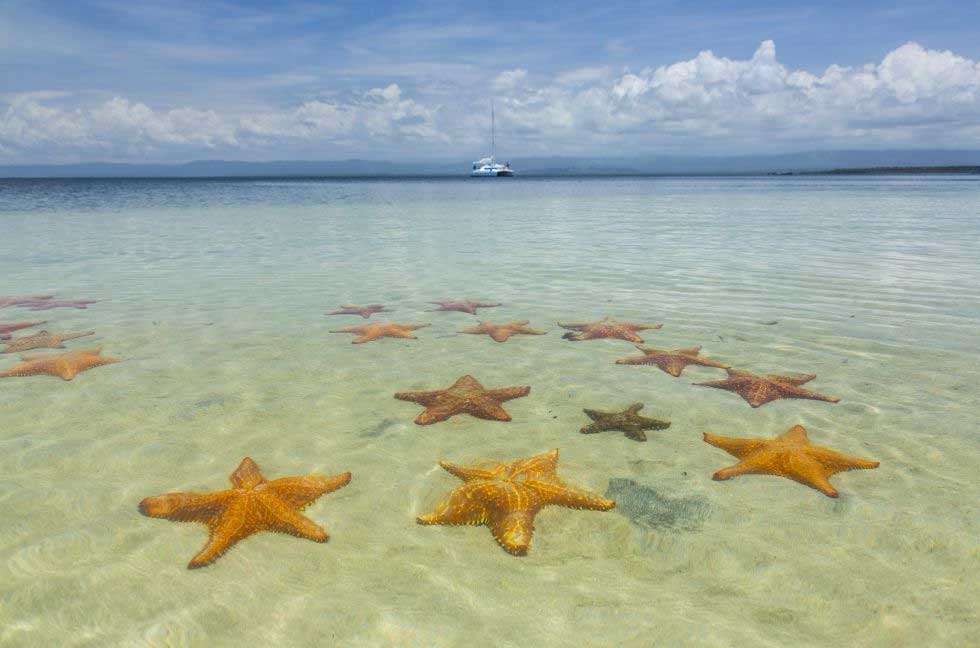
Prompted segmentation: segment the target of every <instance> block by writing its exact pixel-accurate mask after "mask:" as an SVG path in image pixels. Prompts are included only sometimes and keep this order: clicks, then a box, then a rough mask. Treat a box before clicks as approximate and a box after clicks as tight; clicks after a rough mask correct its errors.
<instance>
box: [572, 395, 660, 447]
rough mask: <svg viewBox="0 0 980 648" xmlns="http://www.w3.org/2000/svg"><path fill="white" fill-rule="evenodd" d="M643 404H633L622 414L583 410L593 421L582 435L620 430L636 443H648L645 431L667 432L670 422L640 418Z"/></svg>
mask: <svg viewBox="0 0 980 648" xmlns="http://www.w3.org/2000/svg"><path fill="white" fill-rule="evenodd" d="M641 409H643V403H633V404H632V405H630V406H629V407H627V408H626V409H625V410H623V411H622V412H600V411H598V410H591V409H586V410H582V411H583V412H585V415H586V416H588V417H589V418H590V419H592V423H590V424H589V425H586V426H585V427H583V428H582V429H581V430H580V432H581V433H582V434H595V433H596V432H605V431H607V430H620V431H622V432H624V433H625V434H626V436H627V437H628V438H630V439H633V440H635V441H646V440H647V435H646V433H645V432H644V430H666V429H667V428H669V427H670V421H661V420H659V419H654V418H647V417H645V416H640V410H641Z"/></svg>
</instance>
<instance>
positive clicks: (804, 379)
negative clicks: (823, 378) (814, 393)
mask: <svg viewBox="0 0 980 648" xmlns="http://www.w3.org/2000/svg"><path fill="white" fill-rule="evenodd" d="M816 377H817V375H816V374H796V375H793V376H764V378H766V379H768V380H775V381H777V382H781V383H788V384H790V385H796V386H797V387H799V386H800V385H805V384H806V383H808V382H810V381H811V380H813V379H814V378H816Z"/></svg>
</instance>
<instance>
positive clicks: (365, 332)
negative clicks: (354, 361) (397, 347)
mask: <svg viewBox="0 0 980 648" xmlns="http://www.w3.org/2000/svg"><path fill="white" fill-rule="evenodd" d="M426 326H430V324H393V323H391V322H374V323H372V324H364V325H362V326H348V327H347V328H342V329H337V330H335V331H330V332H331V333H354V334H355V335H357V336H358V337H356V338H354V341H353V342H352V344H364V343H365V342H370V341H371V340H379V339H381V338H383V337H391V338H406V339H409V340H417V339H418V338H417V337H415V336H414V335H412V333H411V332H412V331H415V330H417V329H420V328H425V327H426Z"/></svg>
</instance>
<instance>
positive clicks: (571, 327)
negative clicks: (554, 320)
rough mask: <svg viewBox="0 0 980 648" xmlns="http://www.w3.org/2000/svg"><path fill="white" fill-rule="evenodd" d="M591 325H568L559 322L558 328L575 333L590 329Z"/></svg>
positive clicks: (581, 323)
mask: <svg viewBox="0 0 980 648" xmlns="http://www.w3.org/2000/svg"><path fill="white" fill-rule="evenodd" d="M589 324H590V322H569V323H567V324H563V323H561V322H558V326H560V327H562V328H566V329H572V330H573V331H581V330H582V329H585V328H588V327H589Z"/></svg>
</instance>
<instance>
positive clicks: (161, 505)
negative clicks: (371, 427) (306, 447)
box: [139, 457, 350, 569]
mask: <svg viewBox="0 0 980 648" xmlns="http://www.w3.org/2000/svg"><path fill="white" fill-rule="evenodd" d="M349 482H350V473H349V472H345V473H343V474H341V475H335V476H333V477H323V476H321V475H307V476H305V477H283V478H281V479H274V480H272V481H266V479H265V477H263V476H262V473H261V472H259V467H258V466H257V465H255V462H254V461H252V460H251V459H249V458H248V457H245V458H244V459H242V463H241V464H239V466H238V468H237V469H235V472H233V473H232V474H231V485H232V487H233V488H231V489H229V490H224V491H219V492H213V493H168V494H166V495H158V496H156V497H147V498H146V499H144V500H143V501H142V502H140V505H139V510H140V513H142V514H143V515H146V516H149V517H154V518H163V519H166V520H173V521H174V522H200V523H201V524H204V525H205V526H207V527H208V541H207V544H205V545H204V547H203V548H202V549H201V550H200V551H199V552H197V555H196V556H194V557H193V558H192V559H191V561H190V563H188V565H187V568H188V569H197V568H198V567H204V566H206V565H210V564H211V563H213V562H214V561H215V560H217V559H218V558H220V557H221V556H222V554H224V553H225V552H226V551H228V550H229V549H231V547H232V546H234V545H235V544H236V543H237V542H239V541H241V540H244V539H245V538H247V537H248V536H250V535H252V534H254V533H258V532H260V531H275V532H277V533H288V534H289V535H292V536H296V537H297V538H306V539H307V540H313V541H314V542H326V541H327V540H328V539H329V538H330V536H328V535H327V532H326V531H324V529H323V527H321V526H319V525H317V524H316V523H314V522H313V521H312V520H311V519H309V518H308V517H306V516H305V515H302V514H301V513H300V511H302V510H303V509H304V508H306V507H307V506H308V505H309V504H312V503H313V502H314V501H316V499H317V498H318V497H320V496H321V495H323V494H325V493H329V492H331V491H335V490H337V489H338V488H342V487H343V486H346V485H347V484H348V483H349Z"/></svg>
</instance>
